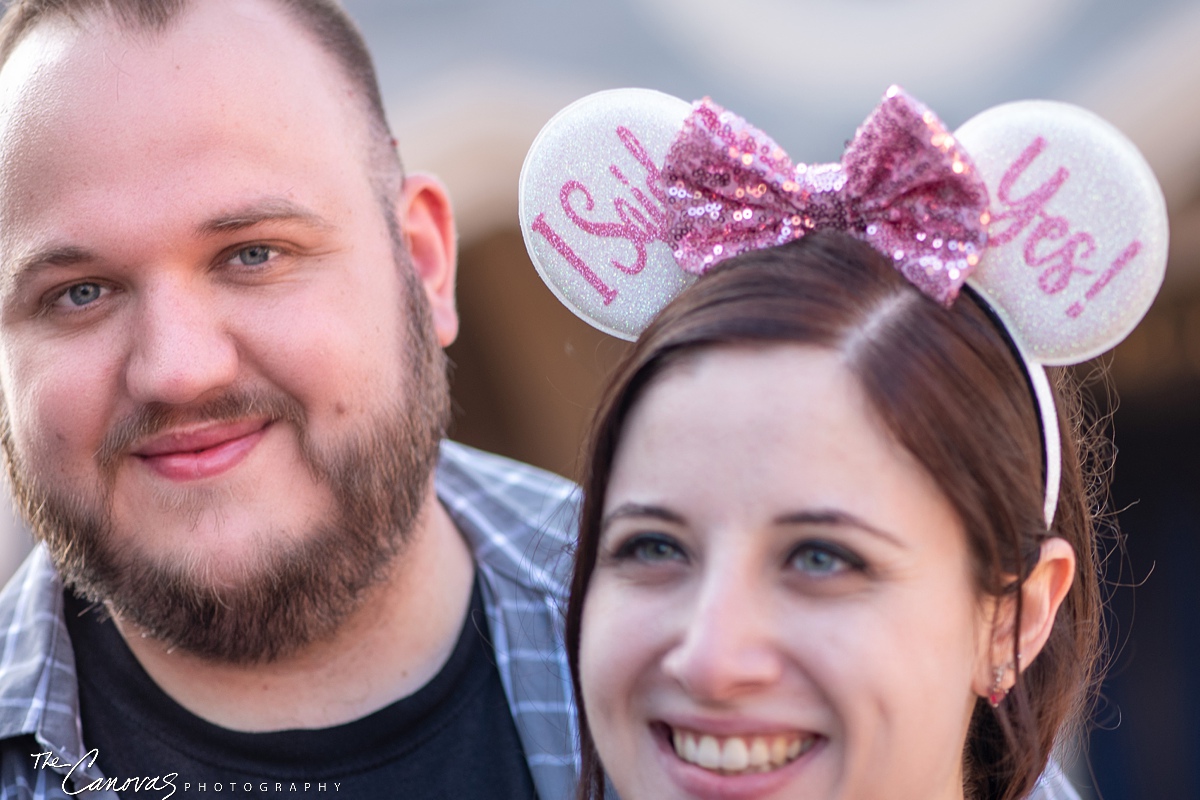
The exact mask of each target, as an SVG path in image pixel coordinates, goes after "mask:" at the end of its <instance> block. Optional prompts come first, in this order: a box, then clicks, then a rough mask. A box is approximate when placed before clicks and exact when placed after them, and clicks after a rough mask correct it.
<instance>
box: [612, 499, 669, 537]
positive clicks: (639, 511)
mask: <svg viewBox="0 0 1200 800" xmlns="http://www.w3.org/2000/svg"><path fill="white" fill-rule="evenodd" d="M629 517H649V518H651V519H657V520H661V521H663V522H671V523H674V524H676V525H685V524H687V520H685V519H684V518H683V516H682V515H681V514H677V513H676V512H674V511H671V510H670V509H667V508H663V507H662V506H655V505H647V504H644V503H622V504H621V505H619V506H617V507H616V508H614V509H613V510H612V511H610V512H608V513H607V514H605V515H604V518H603V519H602V520H601V521H600V530H601V532H603V531H604V530H605V529H606V528H608V526H609V525H611V524H612V523H614V522H616V521H617V520H619V519H627V518H629Z"/></svg>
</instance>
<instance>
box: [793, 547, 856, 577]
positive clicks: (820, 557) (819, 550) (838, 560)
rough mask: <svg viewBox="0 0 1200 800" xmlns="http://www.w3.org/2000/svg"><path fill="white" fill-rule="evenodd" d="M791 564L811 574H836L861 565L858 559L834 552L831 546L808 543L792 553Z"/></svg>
mask: <svg viewBox="0 0 1200 800" xmlns="http://www.w3.org/2000/svg"><path fill="white" fill-rule="evenodd" d="M790 563H791V565H792V566H794V567H795V568H796V569H798V570H800V571H801V572H805V573H808V574H809V575H836V574H838V573H840V572H844V571H846V570H848V569H855V568H859V567H861V563H859V562H858V560H857V559H852V558H849V557H847V556H844V555H840V554H838V553H836V552H834V551H833V550H832V549H831V548H829V547H826V546H823V545H816V544H806V545H801V546H800V547H799V548H797V549H796V551H795V552H794V553H792V557H791V561H790Z"/></svg>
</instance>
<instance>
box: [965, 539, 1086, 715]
mask: <svg viewBox="0 0 1200 800" xmlns="http://www.w3.org/2000/svg"><path fill="white" fill-rule="evenodd" d="M1074 580H1075V549H1074V548H1073V547H1071V545H1070V544H1069V543H1068V542H1067V540H1066V539H1063V538H1062V537H1059V536H1054V537H1052V538H1050V539H1047V540H1046V541H1044V542H1042V547H1041V553H1040V554H1039V556H1038V562H1037V565H1035V566H1034V568H1033V570H1032V571H1031V572H1030V573H1029V577H1027V578H1026V579H1025V583H1024V585H1023V586H1022V587H1021V624H1020V634H1019V635H1020V641H1019V642H1018V643H1017V648H1016V652H1017V653H1019V654H1020V662H1021V663H1020V669H1021V670H1024V669H1025V668H1026V667H1028V666H1029V665H1030V664H1031V663H1033V660H1034V658H1036V657H1037V654H1038V653H1040V652H1041V650H1042V647H1043V646H1045V644H1046V640H1047V639H1049V638H1050V632H1051V631H1052V630H1053V629H1054V618H1055V616H1056V615H1057V614H1058V609H1059V606H1061V605H1062V602H1063V600H1065V599H1066V597H1067V592H1068V591H1070V589H1071V583H1072V582H1073V581H1074ZM1016 610H1017V604H1016V601H1015V599H1014V598H1011V597H1006V598H1004V599H1003V600H1002V601H1001V602H1000V603H999V604H998V605H997V606H996V613H995V614H994V615H993V619H994V623H993V625H992V628H991V632H992V636H991V642H990V647H989V648H988V651H989V652H988V655H989V659H988V663H987V664H983V663H980V664H979V665H978V668H977V671H976V676H975V684H974V687H973V688H974V689H975V693H976V694H978V695H979V696H981V697H989V696H992V697H995V696H1000V697H1002V696H1003V694H1005V693H1007V692H1008V690H1009V689H1011V688H1012V687H1013V684H1014V683H1016V680H1017V675H1016V668H1017V665H1015V664H1014V663H1013V631H1014V630H1015V629H1016V626H1015V625H1014V622H1015V621H1016Z"/></svg>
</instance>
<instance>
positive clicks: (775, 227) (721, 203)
mask: <svg viewBox="0 0 1200 800" xmlns="http://www.w3.org/2000/svg"><path fill="white" fill-rule="evenodd" d="M661 180H662V185H663V186H664V187H665V189H666V193H667V222H666V233H667V237H668V241H669V242H670V243H671V244H672V246H673V247H674V250H675V259H676V261H678V262H679V265H680V266H681V267H683V269H685V270H687V271H688V272H692V273H696V274H703V273H704V272H706V271H707V270H708V269H709V268H710V267H712V266H713V265H714V264H716V263H717V262H719V261H722V260H724V259H726V258H730V257H732V256H735V255H737V254H739V253H742V252H745V251H747V250H756V249H761V248H765V247H774V246H776V245H781V244H784V243H786V242H789V241H792V240H793V239H799V238H801V237H802V236H804V235H805V234H807V233H808V232H809V231H814V230H821V229H826V230H828V229H834V230H839V231H844V232H846V233H849V234H850V235H852V236H855V237H857V238H859V239H862V240H864V241H866V242H867V243H869V244H870V245H872V246H873V247H875V248H876V249H877V250H879V251H880V252H882V253H884V254H886V255H888V256H890V257H891V258H892V259H893V260H894V261H895V264H896V268H897V269H899V270H900V271H901V272H902V273H903V274H904V275H905V277H907V278H908V279H909V280H910V281H912V283H913V284H914V285H916V286H917V288H918V289H920V290H921V291H922V292H924V293H925V294H926V295H928V296H929V297H932V298H933V299H934V300H937V301H938V302H940V303H942V304H943V305H947V306H948V305H950V304H951V303H952V302H953V301H954V298H955V297H957V296H958V291H959V289H960V288H961V287H962V284H963V282H964V281H965V280H966V279H967V276H968V275H969V274H970V273H971V271H972V269H974V267H975V265H976V264H977V263H978V262H979V254H980V253H981V252H982V250H983V248H984V245H985V244H986V242H987V223H988V212H987V207H988V193H987V188H986V187H985V186H984V183H983V180H982V179H981V178H980V177H979V175H978V173H977V172H976V169H975V166H974V164H972V162H971V160H970V158H969V157H968V156H967V154H966V153H964V152H963V151H962V150H960V149H959V147H958V145H957V143H956V142H955V140H954V137H953V136H952V135H951V134H950V133H949V132H948V131H947V130H946V128H945V126H944V125H943V124H942V122H941V120H939V119H938V118H937V117H936V116H935V115H934V113H933V112H932V111H930V110H929V109H927V108H926V107H925V106H924V105H922V104H921V103H920V102H918V101H917V100H916V99H914V98H913V97H911V96H909V95H908V94H907V93H905V92H904V91H903V90H902V89H900V88H899V87H897V86H893V87H892V88H890V89H888V92H887V95H886V96H885V97H884V100H883V102H882V103H880V105H879V106H878V107H877V108H876V109H875V110H874V111H873V112H871V115H870V116H869V117H868V118H867V120H866V122H864V123H863V124H862V126H861V127H859V129H858V132H857V133H856V134H855V135H854V139H853V140H852V141H851V142H850V144H849V145H848V146H847V147H846V152H845V153H844V154H843V156H842V162H841V163H840V164H818V165H812V166H810V165H806V164H797V165H794V166H793V164H792V162H791V160H790V159H789V158H788V156H787V154H786V153H785V152H784V151H783V149H782V148H780V147H779V145H777V144H775V142H774V141H772V140H771V139H770V137H768V136H767V135H766V134H764V133H763V132H762V131H759V130H758V129H756V128H754V127H752V126H751V125H749V124H747V123H746V121H745V120H744V119H742V118H741V117H739V116H737V115H736V114H733V113H731V112H729V111H726V110H725V109H723V108H721V107H720V106H718V105H716V104H715V103H713V102H712V101H711V100H709V99H708V98H705V99H704V100H701V101H699V102H697V103H696V104H695V105H694V106H693V108H692V113H691V114H690V115H689V116H688V118H687V120H686V121H685V122H684V126H683V130H682V131H681V132H680V133H679V135H678V136H677V137H676V139H675V141H674V143H673V144H672V145H671V149H670V151H669V152H668V153H667V158H666V163H665V165H664V167H663V169H662V172H661Z"/></svg>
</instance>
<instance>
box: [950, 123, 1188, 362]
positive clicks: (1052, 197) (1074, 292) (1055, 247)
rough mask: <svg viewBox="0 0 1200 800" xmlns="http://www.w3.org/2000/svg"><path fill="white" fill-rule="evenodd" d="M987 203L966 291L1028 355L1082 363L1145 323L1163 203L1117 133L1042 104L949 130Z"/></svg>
mask: <svg viewBox="0 0 1200 800" xmlns="http://www.w3.org/2000/svg"><path fill="white" fill-rule="evenodd" d="M955 137H956V138H957V139H958V142H959V144H960V145H962V147H963V148H964V149H965V150H966V151H967V152H969V153H970V154H971V157H972V159H973V160H974V162H975V166H976V169H977V170H978V172H979V175H980V177H982V178H983V180H984V183H985V184H986V185H987V187H988V193H989V194H990V196H991V203H990V212H991V221H990V224H989V227H988V244H987V249H986V250H985V251H984V252H983V255H982V258H981V260H980V263H979V265H978V266H977V267H976V269H975V272H974V274H973V275H972V276H971V278H970V280H969V281H968V283H970V284H971V285H972V286H973V287H974V288H975V289H976V290H977V291H979V292H980V294H982V295H983V296H984V297H985V298H986V299H987V300H988V302H989V303H990V304H991V305H992V306H993V307H994V308H995V309H996V311H997V313H999V314H1000V316H1001V317H1002V318H1003V319H1004V321H1005V323H1006V324H1007V326H1008V329H1009V332H1010V333H1011V334H1012V335H1013V337H1014V338H1016V339H1018V340H1019V342H1020V345H1021V347H1022V348H1023V349H1024V350H1025V351H1026V353H1027V355H1028V356H1029V358H1031V359H1032V360H1034V361H1036V362H1038V363H1040V364H1045V365H1047V366H1054V365H1064V364H1078V363H1080V362H1082V361H1086V360H1088V359H1089V358H1092V357H1094V356H1097V355H1100V354H1101V353H1103V352H1106V351H1107V350H1110V349H1112V348H1113V347H1115V346H1116V345H1117V343H1119V342H1120V341H1121V340H1122V339H1124V338H1125V337H1126V336H1128V335H1129V332H1130V331H1132V330H1133V329H1134V327H1135V326H1136V325H1137V324H1138V322H1139V321H1141V319H1142V317H1143V316H1145V314H1146V311H1147V310H1149V308H1150V304H1151V303H1152V302H1153V301H1154V297H1155V295H1156V294H1158V289H1159V287H1160V286H1161V285H1162V281H1163V275H1164V273H1165V271H1166V266H1167V207H1166V202H1165V201H1164V200H1163V196H1162V191H1161V190H1160V189H1159V186H1158V182H1157V181H1156V180H1155V178H1154V174H1153V172H1151V170H1150V166H1149V165H1148V164H1147V163H1146V160H1145V159H1144V158H1143V157H1142V154H1141V153H1139V152H1138V150H1137V148H1136V147H1135V146H1134V145H1133V143H1132V142H1130V141H1129V140H1128V139H1126V138H1125V136H1124V135H1123V134H1121V132H1120V131H1118V130H1117V129H1116V128H1114V127H1113V126H1112V125H1110V124H1108V123H1107V122H1105V121H1104V120H1102V119H1100V118H1099V117H1097V116H1096V115H1095V114H1092V113H1091V112H1089V111H1085V110H1083V109H1081V108H1078V107H1076V106H1071V105H1067V104H1064V103H1054V102H1047V101H1024V102H1019V103H1009V104H1006V105H1002V106H996V107H995V108H991V109H988V110H987V111H984V112H983V113H982V114H979V115H978V116H976V117H974V118H972V119H971V120H969V121H968V122H967V123H966V124H965V125H963V126H962V127H961V128H959V129H958V130H957V131H956V132H955Z"/></svg>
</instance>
